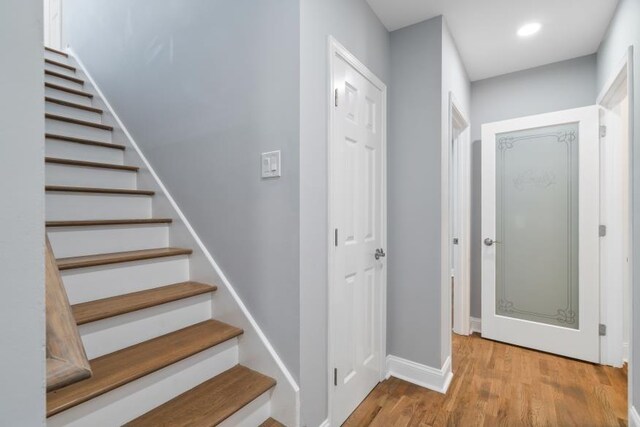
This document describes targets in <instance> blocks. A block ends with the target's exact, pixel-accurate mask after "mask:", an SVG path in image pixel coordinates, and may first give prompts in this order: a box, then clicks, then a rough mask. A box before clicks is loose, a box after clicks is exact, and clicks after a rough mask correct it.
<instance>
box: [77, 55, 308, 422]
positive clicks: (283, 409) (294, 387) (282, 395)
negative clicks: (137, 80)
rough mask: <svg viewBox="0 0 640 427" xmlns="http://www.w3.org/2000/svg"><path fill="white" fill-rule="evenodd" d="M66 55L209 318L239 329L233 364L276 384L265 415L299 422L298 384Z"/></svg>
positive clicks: (96, 91)
mask: <svg viewBox="0 0 640 427" xmlns="http://www.w3.org/2000/svg"><path fill="white" fill-rule="evenodd" d="M65 51H66V52H67V53H69V59H70V60H72V61H73V62H75V64H76V65H77V74H78V77H81V78H82V77H84V78H85V79H86V81H87V82H88V83H90V85H88V87H86V88H85V90H86V91H87V92H89V93H93V94H94V100H93V101H94V102H93V104H94V106H95V107H98V108H102V109H103V110H105V113H107V112H108V114H104V115H103V120H102V122H103V123H104V124H107V125H111V126H113V127H114V129H113V133H112V142H113V143H116V144H122V145H125V146H126V147H128V148H131V149H129V150H126V151H125V153H124V156H125V164H127V165H133V166H138V167H140V171H139V174H138V186H139V188H145V189H150V190H155V191H156V194H155V197H154V198H153V202H152V203H153V205H152V212H153V214H154V216H156V217H170V218H173V223H172V224H171V227H170V235H169V240H170V245H174V246H179V247H189V248H192V249H193V254H192V255H191V256H190V273H191V276H190V278H191V280H195V281H202V282H203V283H214V284H217V285H218V290H217V292H216V295H215V297H214V298H212V301H213V305H214V307H213V313H215V318H216V319H217V320H220V321H222V322H225V323H229V324H232V325H234V326H237V327H240V328H242V329H243V330H244V334H243V335H242V336H241V337H240V338H239V339H238V345H239V363H241V364H243V365H245V366H247V367H249V368H251V369H254V370H256V371H258V372H261V373H263V374H265V375H268V376H271V377H272V378H274V379H275V380H276V381H277V385H276V386H275V388H274V389H273V391H272V392H271V396H270V405H271V416H272V417H273V418H275V419H278V420H280V421H281V422H282V423H283V424H285V425H287V426H299V425H300V388H299V386H298V384H297V383H296V381H295V379H294V378H293V376H292V375H291V373H290V372H289V370H288V369H287V367H286V366H285V365H284V363H283V362H282V359H280V357H279V356H278V354H277V353H276V351H275V349H274V348H273V346H272V345H271V343H270V342H269V340H268V339H267V337H266V336H265V334H264V333H263V332H262V330H261V329H260V326H259V325H258V323H257V322H256V320H255V319H254V318H253V316H252V315H251V313H250V312H249V310H248V309H247V307H246V306H245V304H244V303H243V302H242V300H241V299H240V296H239V295H238V294H237V293H236V291H235V290H234V289H233V286H232V285H231V283H230V282H229V280H228V279H227V277H226V276H225V274H224V272H223V271H222V269H221V268H220V267H219V266H218V264H217V263H216V261H215V260H214V259H213V256H212V255H211V253H210V252H209V251H208V249H207V248H206V246H205V245H204V244H203V243H202V240H200V238H199V236H198V235H197V234H196V232H195V230H194V229H193V227H192V226H191V224H190V223H189V221H188V219H187V218H186V216H185V215H184V214H183V212H182V211H181V210H180V208H179V206H178V205H177V203H176V202H175V200H174V199H173V197H171V194H170V193H169V192H168V190H167V188H166V187H165V186H164V184H163V183H162V181H161V180H160V178H159V177H158V175H157V174H156V172H155V171H154V170H153V167H152V166H151V164H150V163H149V161H148V160H147V158H146V157H145V156H144V153H143V152H142V150H141V149H140V147H139V146H138V144H137V143H136V142H135V140H134V138H133V137H132V136H131V134H130V133H129V131H128V130H127V128H126V126H125V125H124V123H123V122H122V120H121V119H120V118H119V117H118V115H117V114H116V112H115V111H114V109H113V108H112V107H111V105H110V104H109V101H108V100H107V98H106V97H105V96H104V93H103V92H102V91H101V90H100V87H99V85H98V84H97V83H96V81H95V80H94V79H93V78H92V76H91V74H90V73H89V72H88V70H87V68H86V67H85V65H84V63H83V62H82V60H81V59H80V58H79V57H78V55H77V54H76V53H75V51H74V50H73V48H72V47H70V46H67V48H66V50H65Z"/></svg>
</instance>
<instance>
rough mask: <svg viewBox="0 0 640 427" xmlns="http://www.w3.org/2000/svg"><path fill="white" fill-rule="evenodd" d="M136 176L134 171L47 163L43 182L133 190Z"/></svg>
mask: <svg viewBox="0 0 640 427" xmlns="http://www.w3.org/2000/svg"><path fill="white" fill-rule="evenodd" d="M137 175H138V174H137V173H136V172H134V171H127V170H118V169H105V168H93V167H83V166H72V165H61V164H57V163H47V164H46V166H45V182H46V183H47V185H70V186H76V187H99V188H120V189H128V190H135V189H136V185H137V184H136V182H137Z"/></svg>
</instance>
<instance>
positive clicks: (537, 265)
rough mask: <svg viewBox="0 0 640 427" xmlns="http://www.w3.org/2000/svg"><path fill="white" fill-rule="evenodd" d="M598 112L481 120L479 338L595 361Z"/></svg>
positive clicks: (597, 345) (582, 110) (580, 110)
mask: <svg viewBox="0 0 640 427" xmlns="http://www.w3.org/2000/svg"><path fill="white" fill-rule="evenodd" d="M598 227H599V111H598V107H596V106H593V107H585V108H578V109H573V110H566V111H560V112H555V113H550V114H542V115H536V116H529V117H522V118H518V119H513V120H507V121H502V122H497V123H490V124H486V125H483V126H482V238H483V242H481V244H482V336H483V337H485V338H489V339H493V340H498V341H504V342H507V343H512V344H516V345H520V346H524V347H530V348H534V349H538V350H542V351H546V352H550V353H555V354H560V355H564V356H568V357H573V358H576V359H582V360H587V361H590V362H596V363H597V362H599V360H600V355H599V350H600V343H599V341H600V340H599V330H598V326H599V232H598Z"/></svg>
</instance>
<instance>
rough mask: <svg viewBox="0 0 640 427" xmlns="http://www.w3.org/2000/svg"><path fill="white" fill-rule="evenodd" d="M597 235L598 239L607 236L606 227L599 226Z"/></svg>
mask: <svg viewBox="0 0 640 427" xmlns="http://www.w3.org/2000/svg"><path fill="white" fill-rule="evenodd" d="M598 235H599V236H600V237H604V236H606V235H607V226H606V225H601V226H600V227H598Z"/></svg>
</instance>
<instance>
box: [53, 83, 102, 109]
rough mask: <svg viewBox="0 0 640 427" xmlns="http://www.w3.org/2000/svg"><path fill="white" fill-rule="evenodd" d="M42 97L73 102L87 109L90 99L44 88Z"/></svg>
mask: <svg viewBox="0 0 640 427" xmlns="http://www.w3.org/2000/svg"><path fill="white" fill-rule="evenodd" d="M44 96H48V97H49V98H57V99H62V100H65V101H69V102H74V103H76V104H80V105H86V106H88V107H90V106H91V98H87V97H86V96H82V95H76V94H74V93H69V92H65V91H63V90H58V89H52V88H50V87H45V88H44Z"/></svg>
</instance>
